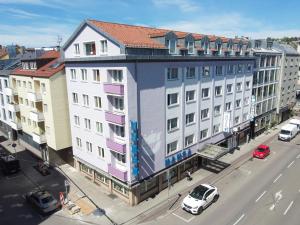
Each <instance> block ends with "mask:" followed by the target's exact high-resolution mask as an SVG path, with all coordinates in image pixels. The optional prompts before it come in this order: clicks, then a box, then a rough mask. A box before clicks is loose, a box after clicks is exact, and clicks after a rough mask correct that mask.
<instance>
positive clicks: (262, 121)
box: [250, 109, 278, 138]
mask: <svg viewBox="0 0 300 225" xmlns="http://www.w3.org/2000/svg"><path fill="white" fill-rule="evenodd" d="M252 123H253V127H252V129H254V131H253V134H254V135H253V136H252V137H253V138H254V137H256V136H259V135H260V134H262V133H263V132H265V131H266V130H268V129H269V128H271V127H272V126H274V125H276V124H277V123H278V116H277V114H276V109H273V110H271V111H268V112H266V113H264V114H261V115H259V116H256V117H255V118H254V120H253V121H252ZM250 127H251V125H250Z"/></svg>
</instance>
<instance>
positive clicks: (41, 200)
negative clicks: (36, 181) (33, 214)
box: [25, 190, 60, 214]
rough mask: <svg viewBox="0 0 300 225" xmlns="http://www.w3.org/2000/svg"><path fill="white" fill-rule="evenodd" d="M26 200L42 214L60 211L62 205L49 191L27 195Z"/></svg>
mask: <svg viewBox="0 0 300 225" xmlns="http://www.w3.org/2000/svg"><path fill="white" fill-rule="evenodd" d="M25 198H26V201H27V202H29V203H31V204H32V205H33V206H34V207H35V208H37V209H38V210H39V211H40V212H41V213H42V214H47V213H50V212H53V211H55V210H57V209H60V203H59V202H58V201H57V200H56V199H55V198H54V197H53V196H52V195H51V194H50V193H49V192H48V191H43V190H38V191H32V192H29V193H27V194H26V195H25Z"/></svg>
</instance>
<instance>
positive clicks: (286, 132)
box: [278, 124, 298, 141]
mask: <svg viewBox="0 0 300 225" xmlns="http://www.w3.org/2000/svg"><path fill="white" fill-rule="evenodd" d="M297 133H298V128H297V126H296V125H294V124H286V125H284V126H282V127H281V130H280V133H279V134H278V139H279V140H282V141H290V140H292V139H293V138H294V137H295V136H296V135H297Z"/></svg>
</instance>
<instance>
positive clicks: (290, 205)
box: [283, 201, 294, 215]
mask: <svg viewBox="0 0 300 225" xmlns="http://www.w3.org/2000/svg"><path fill="white" fill-rule="evenodd" d="M293 203H294V201H291V203H290V204H289V206H288V207H287V208H286V210H285V211H284V213H283V215H286V214H287V212H288V211H289V210H290V208H291V207H292V205H293Z"/></svg>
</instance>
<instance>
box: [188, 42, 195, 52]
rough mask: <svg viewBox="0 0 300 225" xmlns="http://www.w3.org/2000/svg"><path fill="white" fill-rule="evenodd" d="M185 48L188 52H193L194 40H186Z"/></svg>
mask: <svg viewBox="0 0 300 225" xmlns="http://www.w3.org/2000/svg"><path fill="white" fill-rule="evenodd" d="M187 49H188V53H189V54H194V42H192V41H188V43H187Z"/></svg>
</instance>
